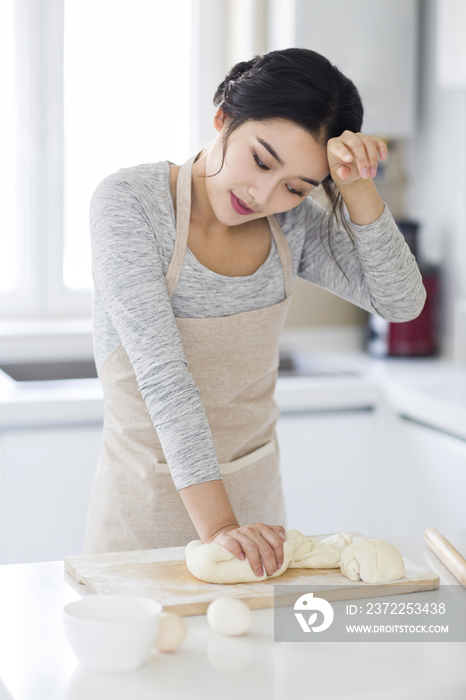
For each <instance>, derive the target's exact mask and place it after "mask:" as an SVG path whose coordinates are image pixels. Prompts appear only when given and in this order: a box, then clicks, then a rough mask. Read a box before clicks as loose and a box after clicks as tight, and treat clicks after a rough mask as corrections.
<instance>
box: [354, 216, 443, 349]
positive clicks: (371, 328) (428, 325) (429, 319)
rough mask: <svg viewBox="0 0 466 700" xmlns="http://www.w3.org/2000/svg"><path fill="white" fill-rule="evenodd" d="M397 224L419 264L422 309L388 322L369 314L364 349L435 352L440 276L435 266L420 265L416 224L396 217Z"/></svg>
mask: <svg viewBox="0 0 466 700" xmlns="http://www.w3.org/2000/svg"><path fill="white" fill-rule="evenodd" d="M397 225H398V228H399V229H400V231H401V233H402V234H403V235H404V237H405V239H406V242H407V243H408V245H409V248H410V250H411V252H412V253H413V255H414V256H415V257H416V260H417V261H418V264H419V269H420V270H421V274H422V281H423V283H424V287H425V288H426V292H427V299H426V303H425V305H424V308H423V310H422V311H421V313H420V315H419V316H418V317H417V318H414V319H413V320H412V321H406V322H405V323H392V322H390V321H385V320H384V319H382V318H380V316H376V315H375V314H371V315H370V317H369V323H368V329H367V349H368V350H369V352H370V353H371V354H372V355H374V356H376V357H387V356H391V357H422V356H427V355H435V354H436V353H437V351H438V344H437V309H438V298H439V292H440V278H439V271H438V269H437V268H435V267H432V266H427V265H423V264H422V263H420V262H419V259H418V255H417V234H418V229H419V224H418V223H417V222H415V221H397Z"/></svg>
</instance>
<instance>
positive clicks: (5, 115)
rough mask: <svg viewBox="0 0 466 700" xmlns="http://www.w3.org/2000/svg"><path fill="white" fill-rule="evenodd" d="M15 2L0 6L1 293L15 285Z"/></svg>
mask: <svg viewBox="0 0 466 700" xmlns="http://www.w3.org/2000/svg"><path fill="white" fill-rule="evenodd" d="M14 55H15V52H14V1H13V0H3V2H2V3H1V4H0V91H1V95H2V109H1V110H0V133H1V134H8V135H9V137H7V138H2V149H1V153H2V168H1V169H0V211H1V224H0V291H6V290H11V289H13V288H14V286H15V284H16V281H17V254H16V253H17V251H16V242H17V232H16V222H17V217H16V205H15V204H16V203H15V193H16V189H17V188H16V187H15V181H16V163H17V160H16V145H17V141H16V119H15V117H16V91H15V65H14V63H15V62H14Z"/></svg>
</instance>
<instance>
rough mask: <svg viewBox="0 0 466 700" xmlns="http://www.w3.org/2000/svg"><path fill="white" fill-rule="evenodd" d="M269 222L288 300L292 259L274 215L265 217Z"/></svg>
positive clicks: (291, 282) (291, 278)
mask: <svg viewBox="0 0 466 700" xmlns="http://www.w3.org/2000/svg"><path fill="white" fill-rule="evenodd" d="M267 221H268V222H269V226H270V230H271V231H272V236H273V237H274V239H275V245H276V246H277V250H278V254H279V256H280V260H281V263H282V269H283V277H284V278H285V294H286V297H287V298H288V297H289V296H291V288H292V284H293V258H292V257H291V250H290V246H289V245H288V241H287V240H286V237H285V234H284V233H283V231H282V229H281V226H280V224H279V223H278V221H277V219H276V218H275V214H272V216H268V217H267Z"/></svg>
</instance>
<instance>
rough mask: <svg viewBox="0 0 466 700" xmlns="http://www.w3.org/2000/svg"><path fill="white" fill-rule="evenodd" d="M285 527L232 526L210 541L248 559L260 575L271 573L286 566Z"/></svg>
mask: <svg viewBox="0 0 466 700" xmlns="http://www.w3.org/2000/svg"><path fill="white" fill-rule="evenodd" d="M285 535H286V533H285V528H284V527H282V526H281V525H265V524H264V523H253V524H252V525H242V526H240V527H235V526H231V525H230V526H228V527H227V528H225V529H224V530H221V532H218V533H216V534H215V535H214V536H213V537H212V538H211V539H210V540H209V542H216V543H218V544H221V545H223V547H225V548H226V549H228V551H229V552H231V553H232V554H234V555H235V557H237V558H238V559H245V558H247V560H248V562H249V564H250V566H251V569H252V570H253V571H254V573H255V574H256V576H263V574H264V569H265V573H266V574H267V576H271V575H272V574H274V573H275V572H276V571H278V569H280V568H281V566H282V565H283V559H284V554H283V541H284V539H285Z"/></svg>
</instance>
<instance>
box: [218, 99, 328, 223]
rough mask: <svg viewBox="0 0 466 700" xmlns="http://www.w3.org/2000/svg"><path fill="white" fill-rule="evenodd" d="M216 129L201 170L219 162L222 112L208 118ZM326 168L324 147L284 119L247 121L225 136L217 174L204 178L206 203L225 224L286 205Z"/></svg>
mask: <svg viewBox="0 0 466 700" xmlns="http://www.w3.org/2000/svg"><path fill="white" fill-rule="evenodd" d="M214 124H215V127H216V129H217V131H218V132H219V134H218V137H217V139H216V141H215V142H214V144H213V147H212V148H211V150H210V151H209V153H208V158H207V163H206V175H211V174H212V173H216V172H217V171H218V170H219V168H220V166H221V163H222V146H223V141H222V137H223V135H224V131H225V121H224V118H223V113H222V112H221V111H220V110H219V112H218V113H217V116H216V119H215V121H214ZM328 174H329V165H328V160H327V147H326V146H325V145H322V144H318V143H317V142H316V141H315V140H314V138H313V137H312V136H311V135H310V134H309V133H308V132H307V131H305V130H304V129H302V128H301V127H299V126H297V125H296V124H293V123H292V122H289V121H287V120H285V119H270V120H268V121H249V122H246V123H245V124H242V125H241V126H239V127H238V128H237V129H236V130H235V131H234V132H233V133H232V134H231V136H230V139H229V142H228V147H227V152H226V155H225V162H224V164H223V168H222V169H221V170H220V172H219V173H218V175H214V176H213V177H207V178H206V180H205V184H206V192H207V196H208V198H209V203H210V205H211V207H212V209H213V211H214V214H215V216H216V218H217V219H218V220H219V221H220V222H221V223H223V224H224V225H226V226H237V225H239V224H243V223H246V222H248V221H253V220H254V219H259V218H262V217H264V216H269V215H271V214H277V213H279V212H284V211H288V210H289V209H293V208H294V207H296V206H297V205H298V204H300V203H301V202H302V201H303V199H304V198H305V197H306V196H307V195H308V194H309V193H310V192H311V191H312V190H313V189H314V187H316V186H317V185H318V184H319V183H320V182H321V180H323V179H324V178H325V177H326V176H327V175H328Z"/></svg>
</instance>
